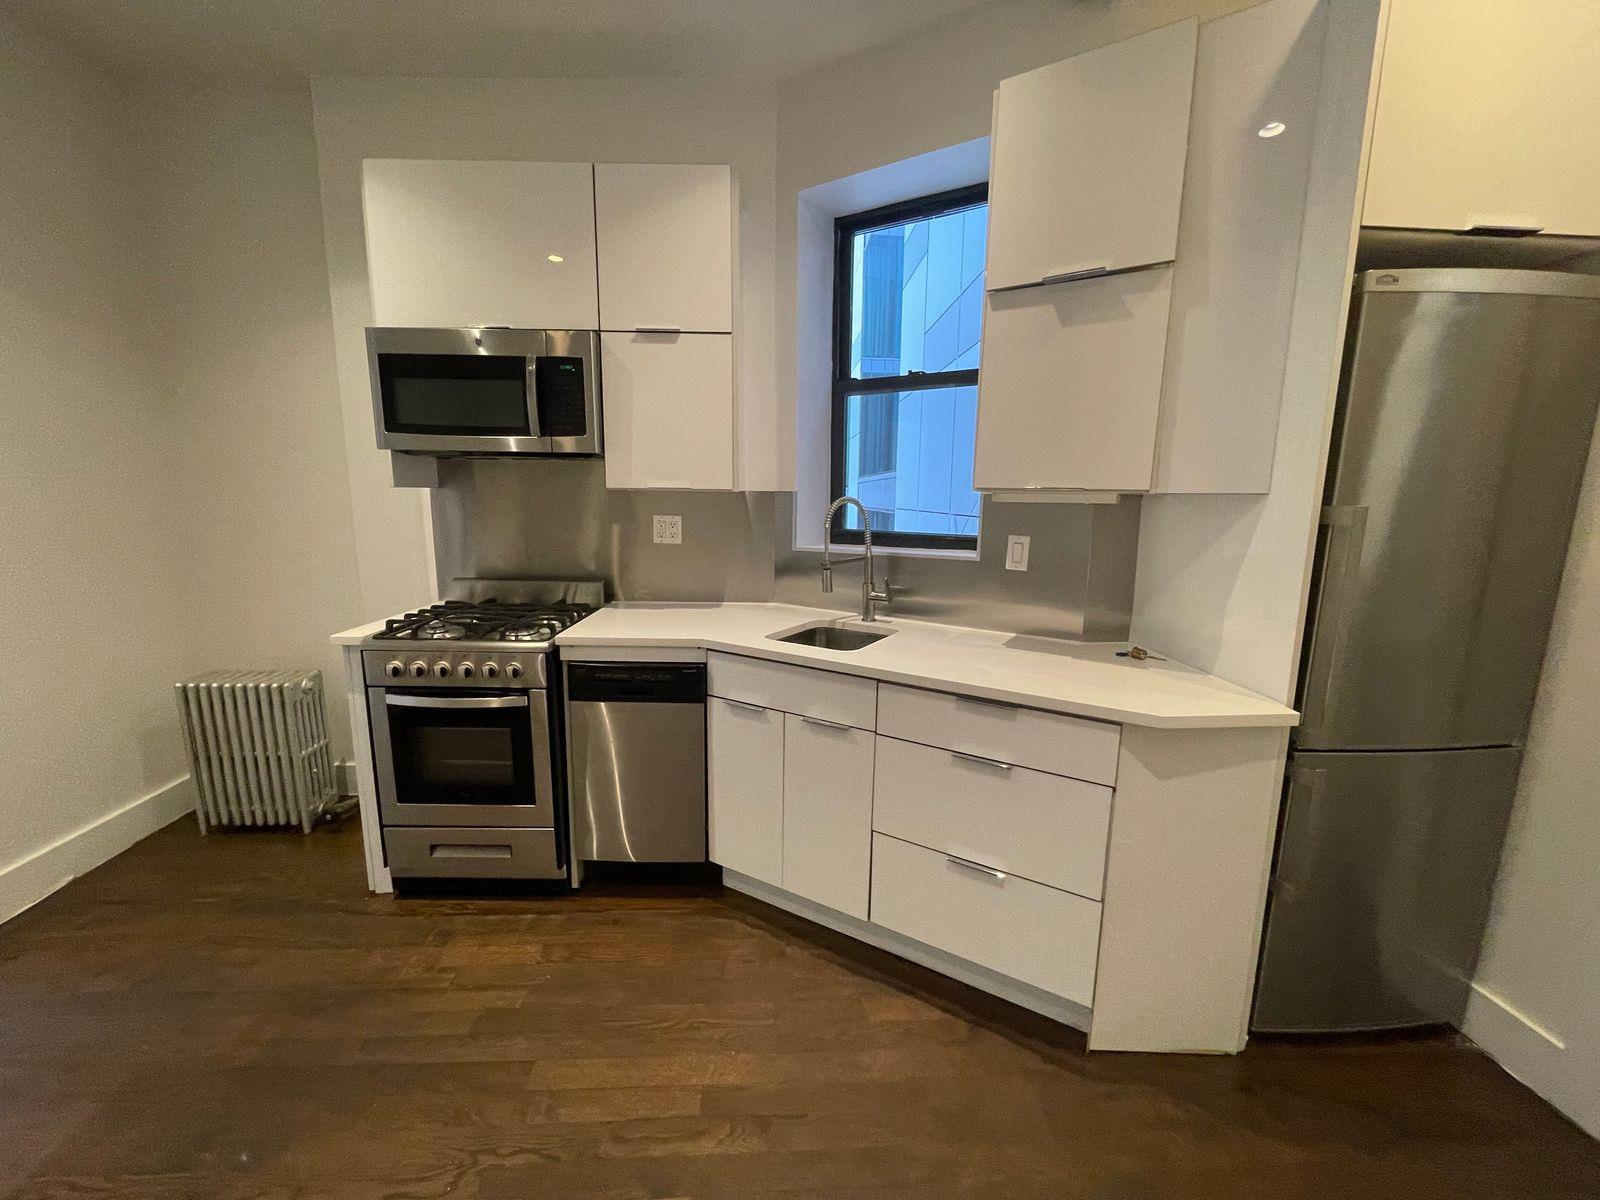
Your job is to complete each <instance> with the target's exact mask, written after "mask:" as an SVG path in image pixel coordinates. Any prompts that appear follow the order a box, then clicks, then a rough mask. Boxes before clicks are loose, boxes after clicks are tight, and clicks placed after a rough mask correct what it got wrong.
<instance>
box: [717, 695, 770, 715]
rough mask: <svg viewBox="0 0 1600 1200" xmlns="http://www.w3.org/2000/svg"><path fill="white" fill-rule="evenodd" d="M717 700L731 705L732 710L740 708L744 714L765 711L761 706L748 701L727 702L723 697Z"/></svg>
mask: <svg viewBox="0 0 1600 1200" xmlns="http://www.w3.org/2000/svg"><path fill="white" fill-rule="evenodd" d="M717 699H719V700H721V701H722V702H723V703H724V704H731V705H733V707H734V708H742V709H744V711H745V712H759V713H764V712H766V711H767V710H766V708H765V707H764V706H763V705H760V704H751V703H750V702H749V701H748V700H729V699H727V698H726V697H723V696H719V697H717Z"/></svg>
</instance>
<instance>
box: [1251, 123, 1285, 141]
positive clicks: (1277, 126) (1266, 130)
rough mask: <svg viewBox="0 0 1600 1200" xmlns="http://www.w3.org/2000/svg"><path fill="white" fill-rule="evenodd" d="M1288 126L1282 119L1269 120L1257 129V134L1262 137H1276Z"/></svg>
mask: <svg viewBox="0 0 1600 1200" xmlns="http://www.w3.org/2000/svg"><path fill="white" fill-rule="evenodd" d="M1286 128H1287V126H1286V125H1284V123H1283V122H1282V121H1268V122H1267V123H1266V124H1265V125H1263V126H1262V127H1261V128H1260V129H1258V130H1256V136H1257V137H1261V138H1274V137H1277V136H1278V135H1279V134H1280V133H1282V132H1283V131H1284V130H1285V129H1286Z"/></svg>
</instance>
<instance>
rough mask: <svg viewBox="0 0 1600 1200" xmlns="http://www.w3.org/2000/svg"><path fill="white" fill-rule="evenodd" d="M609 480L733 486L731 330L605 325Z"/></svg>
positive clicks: (631, 484) (615, 483)
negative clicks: (613, 329) (639, 329)
mask: <svg viewBox="0 0 1600 1200" xmlns="http://www.w3.org/2000/svg"><path fill="white" fill-rule="evenodd" d="M600 380H601V388H602V392H603V399H602V413H603V418H602V419H603V420H604V423H605V460H606V486H607V487H613V488H686V489H692V490H698V491H728V490H730V489H732V487H733V338H732V337H731V336H729V335H728V334H726V333H602V334H601V335H600Z"/></svg>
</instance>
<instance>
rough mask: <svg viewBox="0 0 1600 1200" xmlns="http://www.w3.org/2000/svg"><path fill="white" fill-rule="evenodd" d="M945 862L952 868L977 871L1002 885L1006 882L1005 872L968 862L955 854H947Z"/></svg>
mask: <svg viewBox="0 0 1600 1200" xmlns="http://www.w3.org/2000/svg"><path fill="white" fill-rule="evenodd" d="M944 860H945V862H947V863H949V864H950V865H951V866H952V867H960V868H961V869H962V870H964V871H976V872H977V873H978V874H979V875H987V876H988V877H989V878H990V879H994V880H997V881H998V882H1000V883H1004V882H1005V881H1006V873H1005V872H1004V871H996V870H995V869H994V868H993V867H986V866H984V865H983V864H982V863H975V862H968V861H967V860H966V859H964V858H957V857H956V856H955V855H954V854H946V855H945V856H944Z"/></svg>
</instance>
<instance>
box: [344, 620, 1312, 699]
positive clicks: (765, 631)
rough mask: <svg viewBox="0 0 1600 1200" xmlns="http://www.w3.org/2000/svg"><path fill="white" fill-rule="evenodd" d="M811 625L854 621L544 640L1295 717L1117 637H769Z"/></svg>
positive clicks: (967, 688)
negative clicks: (819, 642) (817, 641)
mask: <svg viewBox="0 0 1600 1200" xmlns="http://www.w3.org/2000/svg"><path fill="white" fill-rule="evenodd" d="M814 621H825V622H829V623H834V624H842V625H850V626H857V625H859V622H858V621H856V620H855V619H854V618H851V617H848V616H845V615H843V614H841V613H839V612H837V611H834V610H829V609H816V608H799V607H796V606H794V605H789V604H643V603H617V604H611V605H608V606H606V607H605V608H603V609H601V610H600V611H599V612H596V613H594V614H592V615H590V616H588V617H585V618H584V619H583V620H582V621H580V622H579V623H578V624H576V625H574V626H573V627H572V628H571V629H568V630H566V631H565V632H563V633H561V634H559V635H558V636H557V637H556V644H557V645H558V646H566V647H571V648H577V647H581V646H604V647H616V646H652V647H685V648H695V649H704V650H721V651H726V652H727V653H730V654H744V655H749V656H751V657H753V658H764V659H770V660H772V661H774V662H788V663H798V664H801V665H803V666H808V667H820V668H823V669H824V670H829V671H839V672H842V673H843V674H846V675H863V676H866V677H868V678H871V679H881V680H886V681H888V682H890V683H903V684H908V685H910V686H912V687H926V688H933V689H935V690H941V689H942V690H946V691H955V692H960V693H962V694H964V695H970V696H977V697H982V698H984V699H989V700H1002V701H1006V702H1008V703H1012V704H1021V705H1026V706H1028V707H1032V708H1042V709H1048V710H1051V711H1053V712H1063V713H1073V714H1075V715H1077V716H1083V717H1096V718H1099V719H1101V720H1107V721H1118V722H1121V723H1123V724H1128V725H1149V726H1154V727H1158V728H1163V729H1207V728H1213V729H1215V728H1230V727H1239V726H1285V727H1287V726H1291V725H1294V724H1295V723H1296V721H1297V720H1298V719H1299V715H1298V714H1297V713H1296V712H1295V711H1294V710H1293V709H1292V708H1287V707H1285V706H1284V705H1282V704H1279V703H1277V702H1276V701H1273V700H1269V699H1267V698H1266V697H1265V696H1260V695H1257V694H1256V693H1255V692H1251V691H1248V690H1246V689H1245V688H1242V687H1238V686H1236V685H1234V684H1231V683H1228V682H1226V681H1224V680H1221V679H1218V678H1216V677H1215V676H1212V675H1207V674H1206V673H1205V672H1203V671H1197V670H1195V669H1194V668H1193V667H1188V666H1184V665H1183V664H1182V663H1177V662H1170V661H1167V662H1158V661H1155V660H1145V661H1143V662H1137V661H1134V660H1133V659H1129V658H1118V657H1117V655H1116V652H1117V651H1118V650H1125V649H1126V648H1127V646H1126V644H1125V643H1079V642H1068V641H1059V640H1056V639H1054V638H1038V637H1023V636H1019V635H1013V634H1007V633H996V632H992V631H989V630H983V629H964V628H960V627H958V626H954V625H936V624H933V623H931V622H926V621H910V620H904V619H897V618H894V617H880V618H879V619H878V622H877V624H876V625H875V626H873V628H875V629H877V630H880V631H883V630H891V629H892V630H894V634H893V635H892V636H890V637H886V638H884V639H883V640H882V641H879V642H874V643H873V644H872V645H870V646H864V647H862V648H861V649H859V650H848V651H842V650H824V649H821V648H820V647H815V646H797V645H794V644H792V643H787V642H780V641H776V640H774V638H773V636H772V635H773V634H779V633H786V632H788V631H790V630H792V629H794V628H795V627H796V626H798V625H805V624H808V623H811V622H814ZM360 632H361V631H359V630H351V631H350V634H357V633H360ZM346 636H347V635H339V636H338V637H336V638H335V639H334V640H335V641H341V640H343V639H344V638H345V637H346ZM351 640H360V639H359V638H358V637H357V638H351ZM1152 652H1153V653H1159V650H1155V648H1152Z"/></svg>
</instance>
